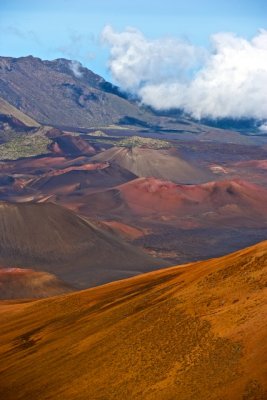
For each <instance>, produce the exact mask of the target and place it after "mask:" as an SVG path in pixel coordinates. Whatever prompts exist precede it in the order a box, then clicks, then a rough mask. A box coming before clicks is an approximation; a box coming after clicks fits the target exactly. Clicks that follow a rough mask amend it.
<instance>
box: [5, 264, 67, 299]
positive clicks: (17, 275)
mask: <svg viewBox="0 0 267 400" xmlns="http://www.w3.org/2000/svg"><path fill="white" fill-rule="evenodd" d="M73 290H74V289H73V288H71V286H70V285H67V284H65V283H64V282H62V281H60V280H59V279H58V278H56V277H55V275H53V274H49V273H48V272H41V271H34V270H32V269H25V268H0V299H27V298H28V299H31V298H42V297H51V296H56V295H59V294H62V293H68V292H71V291H73Z"/></svg>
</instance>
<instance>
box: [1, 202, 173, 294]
mask: <svg viewBox="0 0 267 400" xmlns="http://www.w3.org/2000/svg"><path fill="white" fill-rule="evenodd" d="M0 265H4V266H5V267H14V266H17V265H21V266H23V268H33V269H34V270H38V271H46V272H49V273H52V274H55V275H56V276H57V277H58V278H59V279H61V280H63V281H64V282H66V283H68V284H70V285H71V286H75V287H76V288H86V287H91V286H95V285H99V284H102V283H106V282H109V281H113V280H117V279H122V278H126V277H129V276H133V275H137V274H140V273H142V272H147V271H152V270H155V269H158V268H160V267H161V266H165V265H168V263H167V262H166V261H162V260H157V259H155V258H152V257H150V256H148V255H147V254H145V253H143V252H142V251H141V250H139V249H137V248H135V247H133V246H131V245H129V244H127V243H125V242H123V241H122V240H121V239H118V238H117V237H116V236H115V235H114V234H111V233H109V232H107V231H105V230H103V229H101V228H100V227H98V226H96V225H95V224H94V223H92V222H89V221H87V220H85V219H83V218H81V217H79V216H78V215H76V214H74V213H73V212H71V211H69V210H67V209H65V208H63V207H60V206H58V205H55V204H53V203H39V204H35V203H20V204H11V203H4V202H2V203H0Z"/></svg>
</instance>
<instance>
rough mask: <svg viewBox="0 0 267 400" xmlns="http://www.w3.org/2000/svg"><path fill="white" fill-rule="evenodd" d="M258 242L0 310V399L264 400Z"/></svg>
mask: <svg viewBox="0 0 267 400" xmlns="http://www.w3.org/2000/svg"><path fill="white" fill-rule="evenodd" d="M266 267H267V242H262V243H260V244H258V245H256V246H253V247H250V248H247V249H245V250H242V251H239V252H237V253H233V254H230V255H228V256H225V257H222V258H219V259H213V260H209V261H204V262H198V263H194V264H188V265H184V266H178V267H173V268H168V269H165V270H159V271H157V272H152V273H149V274H144V275H141V276H139V277H134V278H131V279H127V280H124V281H120V282H114V283H111V284H108V285H104V286H101V287H98V288H94V289H90V290H86V291H83V292H79V293H74V294H68V295H63V296H60V297H55V298H51V299H47V300H39V301H35V302H21V303H18V304H15V303H14V302H7V301H6V302H2V303H1V306H0V307H1V308H0V310H1V346H0V352H1V364H0V370H1V374H0V387H1V389H0V395H1V398H3V399H5V400H25V399H34V398H38V399H40V400H42V399H51V398H53V399H55V400H57V399H58V400H59V399H60V400H61V399H62V398H64V399H74V398H75V399H81V400H82V399H86V400H87V399H92V400H97V399H98V400H100V399H109V400H111V399H114V400H115V399H116V400H125V399H129V400H130V399H156V400H168V399H169V400H171V399H179V400H194V399H196V400H219V399H221V400H223V399H227V400H265V399H266V396H267V341H266V337H267V324H266V317H267V302H266V299H267V296H266V295H267V293H266V288H267V268H266Z"/></svg>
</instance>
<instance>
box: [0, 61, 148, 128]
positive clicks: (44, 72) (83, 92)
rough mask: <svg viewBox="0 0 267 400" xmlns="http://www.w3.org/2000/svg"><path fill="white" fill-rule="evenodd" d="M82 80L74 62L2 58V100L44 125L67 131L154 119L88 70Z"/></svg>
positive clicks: (82, 73) (0, 68)
mask: <svg viewBox="0 0 267 400" xmlns="http://www.w3.org/2000/svg"><path fill="white" fill-rule="evenodd" d="M80 71H81V73H80V74H79V76H77V74H76V75H75V73H74V72H73V69H72V63H71V61H70V60H65V59H57V60H54V61H43V60H41V59H39V58H35V57H32V56H28V57H21V58H11V57H0V96H2V97H3V98H4V99H5V100H6V101H8V102H9V103H11V104H12V105H13V106H15V107H18V108H19V109H20V110H22V111H23V112H24V113H26V114H27V115H29V116H30V117H32V118H34V119H35V120H36V121H38V122H39V123H41V124H45V125H53V126H65V127H74V128H77V127H80V128H82V127H90V126H101V125H108V124H112V123H114V122H115V123H116V122H118V121H119V120H120V119H121V118H124V117H125V116H128V117H130V118H132V119H133V120H139V119H140V120H150V119H153V116H152V115H151V114H149V113H147V112H145V111H143V110H141V109H139V108H138V106H137V105H135V104H134V103H131V102H130V101H128V100H126V99H125V98H124V97H123V96H122V95H120V94H119V92H118V89H116V88H115V87H113V86H112V85H111V84H109V83H108V82H106V81H105V80H104V79H103V78H101V77H100V76H98V75H96V74H94V73H93V72H92V71H90V70H88V69H87V68H81V70H80Z"/></svg>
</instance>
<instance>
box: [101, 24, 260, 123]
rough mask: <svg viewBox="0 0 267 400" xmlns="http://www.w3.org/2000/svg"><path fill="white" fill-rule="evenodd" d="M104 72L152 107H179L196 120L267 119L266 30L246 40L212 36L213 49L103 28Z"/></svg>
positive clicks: (227, 36) (231, 35)
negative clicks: (106, 67) (105, 47)
mask: <svg viewBox="0 0 267 400" xmlns="http://www.w3.org/2000/svg"><path fill="white" fill-rule="evenodd" d="M102 38H103V40H104V42H105V43H107V44H108V45H109V46H110V61H109V68H110V71H111V73H112V76H113V78H114V80H115V81H116V82H117V84H119V85H120V86H121V87H122V88H123V89H124V90H128V91H132V92H134V93H135V94H138V95H139V96H140V98H141V100H142V102H143V103H145V104H148V105H151V106H153V107H155V108H157V109H168V108H183V109H184V110H185V111H186V112H188V113H190V114H191V115H192V116H194V117H196V118H202V117H212V118H218V117H219V118H220V117H236V118H242V117H249V118H257V119H266V118H267V89H266V88H267V31H265V30H261V31H259V33H258V34H257V35H256V36H255V37H254V38H253V39H252V40H247V39H244V38H242V37H238V36H236V35H234V34H232V33H218V34H215V35H213V36H212V37H211V43H212V50H211V51H209V52H208V51H207V50H204V49H202V48H199V47H196V46H193V45H192V44H190V43H188V42H185V41H181V40H177V39H173V38H162V39H157V40H151V39H147V38H146V37H145V36H144V35H143V34H142V33H141V32H140V31H138V30H136V29H132V28H128V29H127V30H125V31H124V32H121V33H118V32H115V31H114V30H113V29H112V28H111V27H110V26H107V27H106V28H105V29H104V31H103V32H102Z"/></svg>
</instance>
